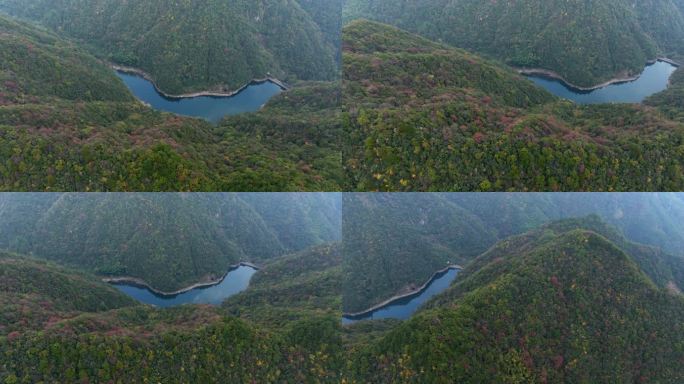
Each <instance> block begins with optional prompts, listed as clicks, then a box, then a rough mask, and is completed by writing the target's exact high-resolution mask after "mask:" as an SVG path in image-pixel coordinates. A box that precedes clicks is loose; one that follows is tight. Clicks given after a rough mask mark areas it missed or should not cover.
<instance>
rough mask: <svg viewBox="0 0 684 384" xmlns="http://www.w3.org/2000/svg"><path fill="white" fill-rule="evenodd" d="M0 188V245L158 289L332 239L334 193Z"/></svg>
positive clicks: (336, 231) (336, 227) (335, 234)
mask: <svg viewBox="0 0 684 384" xmlns="http://www.w3.org/2000/svg"><path fill="white" fill-rule="evenodd" d="M265 196H266V195H264V196H260V195H258V194H244V195H243V194H30V193H29V194H23V193H22V194H0V217H1V218H2V220H0V222H1V223H2V224H0V227H2V230H0V249H7V250H12V251H17V252H21V253H31V254H33V255H35V256H36V257H39V258H44V259H49V260H52V261H55V262H59V263H62V264H65V265H69V266H72V267H76V268H81V269H85V270H89V271H93V272H96V273H99V274H101V275H107V276H130V277H135V278H140V279H142V280H144V281H145V282H147V283H148V284H150V285H151V286H152V287H154V288H156V289H159V290H162V291H174V290H177V289H180V288H184V287H186V286H189V285H192V284H194V283H196V282H198V281H213V280H216V279H217V278H219V277H222V276H223V274H225V273H226V271H227V270H228V268H229V266H231V265H234V264H236V263H238V262H240V261H249V262H254V263H257V264H258V263H261V262H263V261H265V260H268V259H270V258H273V257H275V256H279V255H283V254H285V253H290V252H294V251H299V250H303V249H305V248H307V247H310V246H312V245H316V244H321V243H324V242H329V241H335V240H339V239H340V237H341V233H340V224H339V221H340V212H339V203H337V202H336V201H335V200H336V199H339V195H336V194H292V195H290V194H276V195H272V194H269V195H268V197H269V203H268V204H266V203H264V197H265Z"/></svg>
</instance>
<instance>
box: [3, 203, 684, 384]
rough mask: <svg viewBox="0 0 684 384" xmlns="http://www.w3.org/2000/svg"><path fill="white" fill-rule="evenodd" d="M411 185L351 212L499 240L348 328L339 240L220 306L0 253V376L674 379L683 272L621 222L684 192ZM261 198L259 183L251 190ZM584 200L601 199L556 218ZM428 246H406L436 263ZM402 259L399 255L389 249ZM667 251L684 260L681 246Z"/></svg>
mask: <svg viewBox="0 0 684 384" xmlns="http://www.w3.org/2000/svg"><path fill="white" fill-rule="evenodd" d="M421 196H422V197H423V199H422V200H420V201H419V202H418V203H416V204H415V206H413V207H412V206H405V202H406V201H408V200H410V199H408V197H409V195H401V196H399V195H387V194H378V195H355V196H354V198H355V200H356V202H354V201H349V200H347V199H345V201H343V202H342V203H341V204H343V206H348V205H350V204H359V205H363V206H364V207H365V208H367V209H368V210H369V214H368V215H366V216H361V215H359V214H358V213H356V216H355V219H354V220H364V221H366V220H375V221H374V222H373V224H369V225H366V226H364V227H363V229H365V230H368V228H369V227H370V226H371V225H375V226H379V225H381V223H382V222H383V221H384V222H386V223H385V226H389V227H391V223H395V224H396V221H397V220H398V221H399V222H400V223H401V224H402V225H403V226H404V228H403V229H402V230H401V234H402V235H403V236H407V237H410V236H415V237H416V240H415V241H416V243H418V244H421V240H419V239H418V238H421V237H422V238H423V239H425V240H426V242H427V241H428V239H429V234H430V233H431V232H432V233H434V234H435V236H434V239H433V240H434V241H435V242H439V243H440V244H443V245H444V246H443V249H444V250H451V251H452V252H453V253H454V254H456V253H458V252H460V250H461V247H460V244H462V243H464V242H465V243H469V242H472V241H471V240H470V239H467V236H473V235H474V234H473V233H468V232H467V230H466V229H460V228H459V227H458V225H461V226H464V225H466V222H468V221H472V222H473V227H474V228H475V229H487V228H488V231H487V232H488V234H489V236H490V237H491V239H490V240H491V241H492V244H491V246H489V247H488V248H487V249H485V250H484V251H482V252H479V254H478V255H475V256H472V257H470V258H469V260H464V263H463V264H464V270H463V271H462V272H461V273H460V274H459V277H458V278H457V279H456V280H455V281H454V283H452V285H451V286H450V287H449V288H448V289H447V290H446V291H444V292H443V293H442V294H440V295H437V296H435V297H434V298H433V299H432V300H431V301H430V302H428V303H427V305H426V306H425V307H423V308H422V309H420V310H419V311H418V312H417V313H416V314H415V315H414V316H413V317H412V318H411V319H409V320H406V321H403V322H400V321H376V320H373V321H366V322H359V323H356V324H354V325H350V326H342V324H341V322H340V319H341V315H342V311H341V306H342V302H343V301H345V302H346V298H345V295H348V294H350V292H349V291H346V290H345V289H344V288H343V285H345V284H348V283H349V281H348V280H347V274H348V273H349V270H348V268H347V265H346V261H345V259H346V257H347V253H348V252H349V249H347V248H348V247H347V245H346V242H347V240H346V239H345V238H343V239H342V241H341V242H340V241H334V242H331V243H326V244H321V245H317V246H313V247H308V248H306V249H304V250H302V251H300V252H295V253H289V254H283V255H280V256H274V257H272V258H269V259H267V260H264V261H263V262H262V263H261V267H262V268H261V269H260V270H259V271H258V272H257V273H256V274H255V275H254V277H253V278H252V281H251V283H250V286H249V287H248V288H247V290H246V291H244V292H242V293H240V294H238V295H235V296H233V297H231V298H229V299H228V300H226V301H225V302H224V303H223V304H222V305H221V306H216V307H212V306H205V305H184V306H180V307H175V308H167V309H159V308H154V307H150V306H145V305H139V304H136V303H135V302H132V300H130V299H129V298H128V297H126V296H124V295H123V294H121V293H119V292H118V291H116V290H114V289H113V288H111V287H110V286H108V285H106V284H104V283H102V282H100V281H98V278H97V277H96V276H94V275H91V274H89V273H88V272H81V271H75V270H73V269H71V268H67V267H64V266H60V265H57V264H54V263H53V262H47V261H44V260H39V259H36V258H33V257H30V256H24V255H19V254H6V253H5V254H0V276H3V279H1V280H0V281H2V283H4V284H2V283H0V304H2V308H3V311H2V315H0V319H1V320H2V322H1V323H0V325H2V326H1V327H0V353H2V356H3V360H2V362H1V363H0V380H2V381H3V382H4V383H22V382H26V383H30V382H38V381H48V382H50V381H58V382H109V381H113V382H145V381H146V380H150V379H154V380H159V381H163V382H170V383H175V382H179V383H180V382H195V381H201V382H224V381H225V380H230V381H237V382H267V383H276V382H278V383H279V382H288V383H290V382H291V383H295V382H296V383H339V382H348V383H364V382H396V383H419V382H437V383H441V382H444V383H448V382H453V381H454V380H457V381H459V382H465V383H469V382H473V383H475V382H497V381H501V382H511V383H527V382H531V381H534V382H556V381H592V380H596V379H597V378H600V379H602V380H606V381H619V382H622V381H628V382H633V381H636V382H638V381H644V382H649V381H657V382H666V383H670V382H672V383H675V382H679V381H681V379H682V378H683V377H682V372H681V371H680V370H678V369H676V367H677V366H678V365H679V364H678V362H680V361H681V359H682V358H683V357H684V338H683V337H682V335H684V329H682V326H683V324H684V299H683V297H682V295H681V292H679V291H677V290H676V289H674V288H675V287H673V286H672V285H668V286H663V285H662V284H663V281H662V279H663V278H666V279H670V278H672V277H671V274H672V273H674V272H675V268H672V267H674V264H670V265H668V264H667V261H668V260H669V261H672V260H675V259H673V256H670V255H667V254H666V253H664V252H662V251H660V250H659V249H657V248H656V247H651V246H644V245H639V244H636V243H634V242H632V241H630V240H627V238H626V237H625V233H628V232H629V230H628V228H631V230H636V226H637V224H635V223H637V222H638V221H639V218H642V217H643V218H644V222H642V223H640V227H641V228H644V229H645V228H647V227H651V228H652V230H651V232H663V233H665V232H667V231H666V230H665V228H667V227H670V226H671V225H670V224H667V223H668V221H670V220H675V219H676V217H677V215H678V213H677V212H678V208H677V207H678V206H679V207H680V208H681V205H682V204H683V203H684V200H683V199H682V197H681V196H679V195H641V196H636V195H635V196H628V195H612V200H609V199H608V198H607V197H606V198H604V197H601V196H604V195H582V196H579V197H575V195H559V196H558V197H556V196H554V195H535V194H505V195H480V194H470V195H462V194H453V195H452V194H421ZM252 198H254V196H252ZM430 199H433V201H432V203H430V201H429V200H430ZM580 201H590V203H587V204H585V205H582V204H579V202H580ZM263 202H264V201H263V198H262V196H256V200H252V203H257V204H261V203H263ZM274 203H275V201H274ZM668 204H670V205H668ZM338 206H339V204H338ZM403 206H405V207H406V212H401V210H402V207H403ZM421 207H425V209H424V210H421ZM627 207H629V208H631V210H629V211H626V213H625V214H622V215H615V214H614V213H615V212H617V211H615V210H620V209H625V208H627ZM658 207H661V208H662V207H667V208H669V210H668V211H664V210H661V209H659V208H658ZM381 208H383V209H381ZM416 210H418V211H416ZM442 210H443V211H444V214H442V217H439V215H440V212H442ZM642 210H646V211H650V212H651V215H652V217H653V218H651V219H649V216H648V215H643V216H642V215H641V213H640V212H642ZM496 211H498V212H499V213H500V214H499V215H498V217H499V218H500V219H499V220H496V218H495V216H494V215H493V212H496ZM586 211H590V212H595V213H597V214H595V215H592V216H589V217H583V218H573V219H566V220H561V221H555V220H554V218H553V216H556V217H558V216H561V215H562V214H567V215H576V214H577V215H579V214H581V213H583V212H586ZM611 211H612V212H613V214H609V212H611ZM670 212H674V214H673V215H669V213H670ZM447 216H448V217H447ZM544 217H546V219H544ZM667 217H669V218H670V219H669V220H668V219H666V218H667ZM477 220H479V221H480V223H477V222H476V221H477ZM607 221H610V222H611V223H613V224H615V225H616V227H614V226H611V225H610V224H608V223H607ZM459 222H461V224H458V223H459ZM629 223H632V224H629ZM357 224H359V225H360V224H362V223H360V222H359V223H357ZM411 225H413V226H414V228H411ZM348 226H350V224H346V225H345V228H347V229H348ZM485 226H486V228H485ZM449 232H452V233H453V234H454V236H453V238H452V239H449ZM473 232H474V231H473ZM514 232H515V234H513V233H514ZM358 233H361V231H358ZM463 234H466V236H463ZM511 234H513V236H510V235H511ZM367 236H368V237H369V238H368V241H369V242H370V241H381V240H382V239H378V238H376V239H374V240H373V239H370V238H371V237H372V236H373V234H372V233H371V234H368V235H367ZM498 236H500V239H496V240H495V239H494V238H496V237H498ZM388 240H390V241H395V240H397V239H388ZM411 242H412V240H411V239H408V240H407V241H406V242H405V244H411ZM422 244H425V243H422ZM385 245H387V244H385ZM380 247H382V244H379V245H377V247H375V248H372V247H369V250H371V251H372V252H377V249H378V248H380ZM679 249H680V250H681V248H679ZM419 250H420V249H417V251H419ZM473 253H478V252H477V251H474V250H473ZM423 255H424V254H423V253H418V252H417V253H414V254H413V259H415V260H417V261H420V260H426V261H429V257H430V255H429V254H425V256H426V257H423ZM407 262H410V260H409V258H408V255H396V256H395V257H393V258H387V259H386V260H385V261H384V263H385V264H394V265H406V263H407ZM677 263H678V265H679V266H680V267H681V266H682V265H684V264H683V263H682V261H681V258H680V259H679V260H678V261H677ZM373 268H374V266H373V264H369V265H368V267H367V271H366V272H367V273H368V274H371V273H375V272H376V271H375V270H374V269H373ZM680 271H681V269H680ZM668 274H669V275H668ZM356 283H357V284H362V283H363V281H361V280H359V281H356ZM217 375H218V376H217Z"/></svg>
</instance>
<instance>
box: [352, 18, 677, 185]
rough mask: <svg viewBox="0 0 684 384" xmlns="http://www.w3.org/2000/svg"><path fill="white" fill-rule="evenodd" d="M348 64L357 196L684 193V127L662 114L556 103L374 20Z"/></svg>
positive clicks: (361, 31)
mask: <svg viewBox="0 0 684 384" xmlns="http://www.w3.org/2000/svg"><path fill="white" fill-rule="evenodd" d="M343 63H344V64H343V66H344V71H343V104H344V108H345V112H346V114H345V118H344V135H343V136H342V137H343V138H344V143H345V144H344V147H343V151H344V152H343V159H344V167H345V171H346V176H347V177H346V180H345V181H346V184H345V188H346V189H348V190H359V191H368V190H382V191H468V192H471V191H650V190H660V191H669V190H680V189H681V186H682V185H684V173H682V169H684V168H683V167H684V164H683V163H682V160H681V159H682V157H681V156H680V152H681V146H682V143H684V126H683V125H682V124H681V123H680V122H677V121H672V120H669V119H667V118H665V117H664V116H663V115H662V114H661V113H659V112H658V111H656V110H654V109H653V108H650V107H645V106H642V105H598V106H596V105H595V106H577V105H575V104H573V103H571V102H568V101H557V100H556V99H555V98H553V97H552V96H550V95H549V94H547V93H546V92H544V91H542V90H541V89H539V88H536V87H535V86H534V85H533V84H532V83H531V82H529V81H527V80H525V79H523V78H522V77H521V76H519V75H517V74H515V73H514V72H512V71H511V70H508V69H506V68H504V67H502V66H500V65H498V64H497V63H495V62H492V61H487V60H484V59H482V58H478V57H477V56H474V55H472V54H468V53H466V52H463V51H462V50H459V49H452V48H448V47H446V46H443V45H438V44H436V43H431V42H429V41H427V40H425V39H422V38H419V37H417V36H415V35H411V34H408V33H406V32H403V31H400V30H398V29H396V28H394V27H391V26H387V25H382V24H378V23H375V22H370V21H355V22H352V23H350V24H348V25H347V26H346V27H345V29H344V32H343ZM637 163H639V164H642V165H643V164H645V165H644V166H641V167H636V166H635V164H637Z"/></svg>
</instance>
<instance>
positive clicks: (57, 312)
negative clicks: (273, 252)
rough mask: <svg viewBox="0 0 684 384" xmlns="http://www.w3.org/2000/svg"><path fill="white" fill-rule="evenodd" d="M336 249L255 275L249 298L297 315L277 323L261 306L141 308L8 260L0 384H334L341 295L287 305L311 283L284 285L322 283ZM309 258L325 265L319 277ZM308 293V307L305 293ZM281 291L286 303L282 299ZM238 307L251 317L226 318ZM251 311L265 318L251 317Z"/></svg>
mask: <svg viewBox="0 0 684 384" xmlns="http://www.w3.org/2000/svg"><path fill="white" fill-rule="evenodd" d="M329 251H332V248H330V247H318V249H312V250H310V251H307V252H302V254H298V255H289V256H284V257H283V258H282V260H279V261H274V262H273V263H272V264H271V265H270V266H268V267H266V268H265V269H264V270H263V271H260V272H259V273H258V274H257V275H260V274H261V275H262V276H263V273H262V272H264V273H265V274H267V276H263V278H257V277H256V276H255V279H256V280H257V281H256V285H257V287H255V290H254V294H253V293H252V291H251V287H250V290H248V292H250V293H249V294H247V295H248V296H249V297H259V296H262V297H264V298H266V299H267V300H271V302H275V301H279V302H280V303H281V304H282V309H284V310H285V311H286V313H289V314H292V315H291V316H277V317H274V318H269V317H263V316H261V314H262V312H260V311H261V308H262V307H261V306H259V304H257V303H256V302H250V301H253V300H246V301H245V300H243V301H242V302H236V303H232V304H231V305H229V306H226V307H225V308H220V307H212V306H207V305H185V306H181V307H175V308H165V309H159V308H155V307H152V306H144V305H135V304H134V303H133V300H132V299H130V298H128V297H127V296H125V295H123V294H121V293H119V292H118V291H117V290H115V289H113V288H112V287H110V286H108V285H107V284H104V283H102V282H100V281H98V280H97V279H96V278H95V277H94V276H90V275H87V274H85V273H80V272H75V271H70V270H67V269H66V268H62V267H57V266H55V265H52V264H50V263H46V262H43V261H36V260H33V259H30V258H27V257H26V256H19V255H5V254H0V276H2V277H3V278H2V280H1V282H0V308H2V311H0V312H1V314H0V319H1V320H3V321H2V322H1V323H0V353H2V356H3V359H2V361H1V362H0V381H1V382H3V383H17V382H40V381H46V382H53V381H58V382H63V383H72V382H110V381H113V382H119V381H122V382H124V381H125V382H145V381H148V380H155V381H159V382H167V383H184V382H207V383H210V382H211V383H220V382H225V381H226V380H227V381H230V382H322V381H325V382H336V380H335V379H334V377H336V375H337V374H338V372H339V367H340V365H341V364H340V360H339V357H340V352H341V351H340V349H341V347H340V345H341V343H340V342H339V331H340V329H339V328H340V324H339V312H338V311H337V310H334V309H332V308H333V307H332V306H331V305H330V304H329V303H328V300H330V298H329V297H332V300H333V301H334V300H335V297H336V295H337V294H336V293H334V290H328V291H321V290H318V291H317V292H316V293H317V294H318V295H319V297H320V300H321V301H320V302H318V303H317V304H315V300H310V299H308V302H309V303H311V304H313V307H307V305H305V304H304V303H303V302H293V301H289V302H287V296H289V295H290V294H291V293H292V289H291V288H294V289H300V290H301V289H307V288H308V289H313V286H305V285H302V286H301V287H299V288H297V287H295V286H291V288H286V286H287V284H288V283H287V282H284V280H287V277H293V276H299V277H301V276H302V275H307V274H310V275H320V277H323V276H324V275H325V274H326V272H324V271H323V270H325V269H327V268H328V267H330V266H332V265H334V264H337V263H339V260H336V259H337V256H334V255H335V253H334V252H329ZM297 260H301V263H298V262H296V261H297ZM309 261H318V262H317V263H315V264H316V265H314V266H313V269H312V270H309V269H308V268H309V267H312V265H310V264H309ZM271 273H272V275H271ZM293 273H294V274H293ZM274 280H275V281H280V282H278V283H276V282H275V281H274ZM306 281H307V282H308V281H309V280H306ZM282 283H284V284H285V285H283V284H282ZM269 286H271V288H268V287H269ZM320 287H321V285H318V288H320ZM269 292H271V293H273V295H269V294H268V293H269ZM301 293H302V295H301V297H302V298H303V300H304V301H305V302H306V301H307V296H308V295H307V294H306V291H301ZM280 294H283V295H286V296H282V297H281V298H280V299H275V297H278V296H279V295H280ZM238 296H239V295H238ZM274 299H275V300H274ZM236 309H237V310H238V312H244V314H245V315H246V316H244V317H243V318H242V319H240V318H237V317H235V316H229V315H227V314H226V312H228V311H227V310H236ZM269 310H270V309H269V308H266V311H269ZM249 313H258V314H259V315H258V316H256V318H254V319H250V316H249ZM279 315H280V314H279ZM295 315H298V316H299V317H296V316H295Z"/></svg>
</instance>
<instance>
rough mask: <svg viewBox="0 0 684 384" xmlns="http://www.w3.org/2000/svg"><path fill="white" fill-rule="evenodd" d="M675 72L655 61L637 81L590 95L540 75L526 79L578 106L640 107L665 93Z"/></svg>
mask: <svg viewBox="0 0 684 384" xmlns="http://www.w3.org/2000/svg"><path fill="white" fill-rule="evenodd" d="M676 69H677V67H676V66H674V65H672V64H670V63H667V62H664V61H656V62H655V63H654V64H651V65H648V66H646V68H644V71H643V72H642V73H641V76H640V77H639V78H638V79H636V80H634V81H626V82H622V83H615V84H611V85H607V86H605V87H603V88H598V89H594V90H591V91H585V90H579V89H576V88H573V87H571V86H569V85H567V84H566V83H564V82H562V81H560V80H556V79H551V78H549V77H545V76H541V75H528V76H527V77H528V78H529V79H530V80H532V82H534V83H535V84H537V85H538V86H540V87H542V88H544V89H546V90H547V91H549V92H551V93H553V94H554V95H556V96H559V97H562V98H565V99H569V100H572V101H574V102H575V103H577V104H599V103H641V102H642V101H644V99H645V98H647V97H648V96H651V95H653V94H656V93H658V92H661V91H664V90H665V89H666V88H667V85H668V82H669V80H670V76H671V75H672V73H673V72H674V71H675V70H676Z"/></svg>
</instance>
